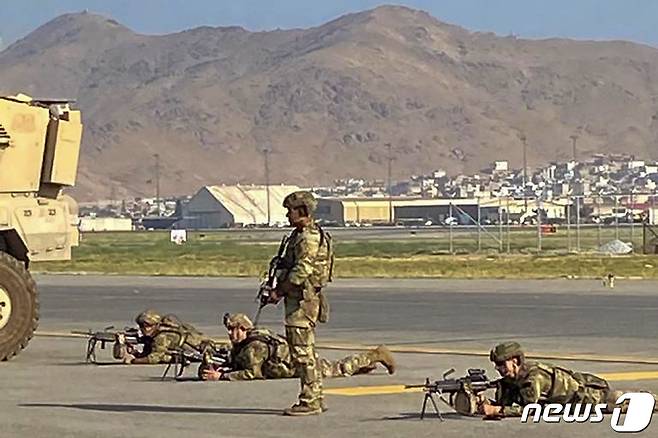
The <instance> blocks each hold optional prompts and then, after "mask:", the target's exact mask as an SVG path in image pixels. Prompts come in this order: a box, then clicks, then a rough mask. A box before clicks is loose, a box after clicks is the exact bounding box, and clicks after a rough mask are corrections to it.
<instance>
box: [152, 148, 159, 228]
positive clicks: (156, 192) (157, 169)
mask: <svg viewBox="0 0 658 438" xmlns="http://www.w3.org/2000/svg"><path fill="white" fill-rule="evenodd" d="M153 158H155V205H156V207H157V212H158V216H160V154H153Z"/></svg>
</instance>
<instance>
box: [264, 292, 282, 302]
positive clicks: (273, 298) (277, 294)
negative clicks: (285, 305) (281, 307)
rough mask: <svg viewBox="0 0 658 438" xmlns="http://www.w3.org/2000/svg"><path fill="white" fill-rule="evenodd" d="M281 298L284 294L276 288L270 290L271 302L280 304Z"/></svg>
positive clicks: (269, 300)
mask: <svg viewBox="0 0 658 438" xmlns="http://www.w3.org/2000/svg"><path fill="white" fill-rule="evenodd" d="M281 298H283V294H282V293H281V292H279V291H278V290H277V289H274V290H272V291H271V292H270V296H269V299H268V300H267V302H268V303H269V304H279V301H281Z"/></svg>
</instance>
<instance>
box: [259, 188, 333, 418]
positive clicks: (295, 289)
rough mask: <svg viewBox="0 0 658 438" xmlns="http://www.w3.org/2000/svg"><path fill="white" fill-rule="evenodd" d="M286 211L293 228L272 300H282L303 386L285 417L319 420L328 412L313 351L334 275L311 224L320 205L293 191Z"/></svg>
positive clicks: (325, 242)
mask: <svg viewBox="0 0 658 438" xmlns="http://www.w3.org/2000/svg"><path fill="white" fill-rule="evenodd" d="M283 206H284V207H285V208H287V209H288V213H287V215H286V216H287V217H288V220H289V222H290V225H291V226H293V227H294V228H295V229H294V230H293V231H292V233H291V234H290V235H289V237H288V240H287V243H286V246H285V250H284V251H283V252H282V258H281V263H280V265H279V268H280V269H278V271H277V282H276V284H277V286H276V290H274V291H273V292H272V294H271V296H270V301H271V302H272V303H276V302H278V301H279V300H280V299H281V298H284V304H285V326H286V339H287V341H288V345H289V347H290V356H291V358H292V363H293V366H294V367H295V374H296V375H298V376H299V378H300V381H301V390H300V392H299V401H298V403H296V404H295V405H293V406H292V407H290V408H288V409H285V410H284V411H283V414H284V415H316V414H320V413H322V412H323V410H326V408H325V407H324V403H323V396H322V373H321V371H320V367H319V365H318V356H317V354H316V352H315V328H316V326H317V323H318V321H319V320H320V321H326V315H324V314H323V313H324V311H326V310H325V309H327V306H326V305H323V304H324V303H325V302H324V296H323V295H322V287H324V286H325V284H324V283H326V281H327V275H326V274H327V272H329V271H330V268H329V266H330V263H331V260H330V249H329V244H330V243H329V242H330V240H329V238H327V234H326V233H324V231H322V230H321V229H320V227H319V226H318V225H317V224H316V223H315V221H314V219H313V214H314V212H315V208H316V206H317V201H316V200H315V198H314V197H313V195H312V194H311V193H309V192H306V191H298V192H293V193H291V194H289V195H288V196H286V198H285V199H284V200H283ZM321 309H322V310H323V312H322V313H321ZM323 408H324V409H323Z"/></svg>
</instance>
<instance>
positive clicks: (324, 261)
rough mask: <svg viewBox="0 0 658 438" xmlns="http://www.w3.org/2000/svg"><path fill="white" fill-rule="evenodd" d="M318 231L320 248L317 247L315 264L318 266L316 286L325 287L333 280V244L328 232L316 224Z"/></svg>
mask: <svg viewBox="0 0 658 438" xmlns="http://www.w3.org/2000/svg"><path fill="white" fill-rule="evenodd" d="M317 227H318V231H319V232H320V248H319V249H318V255H317V258H316V264H317V266H318V272H317V274H318V278H317V281H318V284H317V286H318V287H325V286H327V284H329V283H330V282H331V281H333V275H334V258H335V255H334V245H333V237H332V236H331V234H330V233H328V232H326V231H324V230H323V229H322V228H320V226H319V225H317Z"/></svg>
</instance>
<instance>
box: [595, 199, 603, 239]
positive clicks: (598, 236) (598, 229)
mask: <svg viewBox="0 0 658 438" xmlns="http://www.w3.org/2000/svg"><path fill="white" fill-rule="evenodd" d="M602 203H603V199H602V198H600V197H598V196H597V197H596V217H597V218H598V219H599V223H598V226H597V227H596V242H597V246H596V247H597V248H601V222H602V221H601V204H602Z"/></svg>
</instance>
